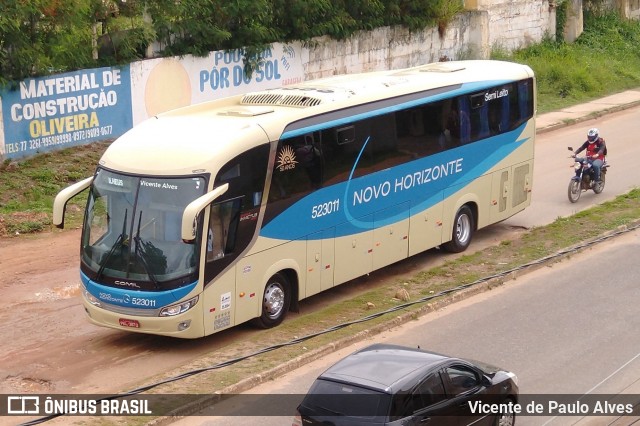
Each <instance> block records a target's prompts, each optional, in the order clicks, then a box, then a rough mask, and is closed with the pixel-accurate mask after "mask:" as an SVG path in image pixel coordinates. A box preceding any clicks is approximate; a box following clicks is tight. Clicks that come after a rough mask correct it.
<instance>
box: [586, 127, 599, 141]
mask: <svg viewBox="0 0 640 426" xmlns="http://www.w3.org/2000/svg"><path fill="white" fill-rule="evenodd" d="M587 140H588V141H589V143H594V142H595V141H597V140H598V129H596V128H595V127H594V128H593V129H589V131H588V132H587Z"/></svg>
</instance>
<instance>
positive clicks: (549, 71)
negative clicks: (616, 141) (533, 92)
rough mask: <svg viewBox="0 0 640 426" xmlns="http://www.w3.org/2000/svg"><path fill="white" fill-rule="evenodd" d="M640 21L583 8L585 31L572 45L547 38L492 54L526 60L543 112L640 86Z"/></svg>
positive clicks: (497, 57) (539, 105) (497, 56)
mask: <svg viewBox="0 0 640 426" xmlns="http://www.w3.org/2000/svg"><path fill="white" fill-rule="evenodd" d="M638 46H640V22H638V21H625V20H623V19H621V18H620V17H619V16H618V15H616V14H614V13H608V14H604V15H594V14H591V13H587V12H585V19H584V32H583V33H582V34H581V35H580V37H579V38H578V40H577V41H576V42H575V43H573V44H567V43H564V42H562V41H554V40H551V39H546V40H544V41H543V42H542V43H540V44H537V45H535V46H531V47H529V48H527V49H523V50H520V51H517V52H514V53H513V54H505V53H504V52H501V51H499V50H496V51H494V52H493V54H492V57H493V58H494V59H505V60H510V61H515V62H520V63H523V64H527V65H529V66H530V67H531V68H532V69H533V70H534V71H535V73H536V76H537V79H538V112H539V113H545V112H549V111H553V110H557V109H561V108H564V107H566V106H569V105H572V104H576V103H580V102H584V101H589V100H592V99H595V98H599V97H602V96H604V95H608V94H611V93H616V92H620V91H623V90H626V89H630V88H636V87H638V86H640V49H638Z"/></svg>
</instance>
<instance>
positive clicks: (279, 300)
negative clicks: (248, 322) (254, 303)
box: [255, 273, 291, 328]
mask: <svg viewBox="0 0 640 426" xmlns="http://www.w3.org/2000/svg"><path fill="white" fill-rule="evenodd" d="M290 303H291V284H290V283H289V280H288V279H287V277H286V276H285V275H284V274H281V273H278V274H275V275H274V276H272V277H271V278H269V281H267V285H266V286H265V288H264V294H263V296H262V308H261V315H260V317H258V318H256V321H255V324H256V325H257V326H258V327H260V328H272V327H275V326H277V325H279V324H280V323H281V322H282V321H283V320H284V317H285V316H286V315H287V312H288V311H289V305H290Z"/></svg>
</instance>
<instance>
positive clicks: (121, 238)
mask: <svg viewBox="0 0 640 426" xmlns="http://www.w3.org/2000/svg"><path fill="white" fill-rule="evenodd" d="M127 213H129V210H128V209H125V211H124V220H123V221H122V232H121V233H120V235H118V238H116V241H115V242H114V243H113V245H112V246H111V249H110V250H109V253H107V255H106V256H105V257H104V259H103V260H102V262H100V268H99V269H98V274H97V275H96V280H99V279H100V278H101V277H102V274H103V273H104V269H105V267H106V266H107V263H108V262H109V259H111V256H112V255H113V252H114V251H116V249H117V248H120V247H122V246H126V245H127V243H128V242H129V239H128V238H127V234H126V232H127Z"/></svg>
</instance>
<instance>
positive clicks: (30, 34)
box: [0, 0, 463, 85]
mask: <svg viewBox="0 0 640 426" xmlns="http://www.w3.org/2000/svg"><path fill="white" fill-rule="evenodd" d="M5 3H6V4H5ZM462 9H463V2H462V0H349V1H344V0H338V1H334V0H234V1H231V2H230V1H224V0H213V1H205V0H183V1H175V0H65V1H60V0H34V1H28V2H18V1H15V0H11V1H8V2H3V10H2V12H3V13H2V14H0V85H3V84H7V83H11V82H12V81H19V80H22V79H24V78H28V77H35V76H42V75H49V74H52V73H59V72H64V71H74V70H78V69H82V68H96V67H100V66H110V65H117V64H126V63H129V62H132V61H135V60H137V59H142V58H144V57H145V54H146V51H147V49H148V48H149V47H150V46H151V45H152V43H153V42H154V41H157V43H156V44H154V45H153V46H154V48H156V49H158V51H155V52H152V55H153V56H156V57H157V56H181V55H186V54H192V55H195V56H206V55H208V54H209V52H211V51H216V50H232V49H239V50H241V51H242V52H243V53H244V54H245V66H246V67H247V70H248V71H249V70H251V69H252V68H253V67H254V66H255V65H256V64H257V63H258V62H259V61H260V57H259V54H260V53H261V52H263V51H264V50H265V48H266V47H267V46H268V45H270V44H271V43H274V42H287V41H291V40H300V41H310V40H311V39H312V38H314V37H318V36H323V35H327V36H329V37H333V38H336V39H344V38H346V37H349V36H350V35H352V34H354V33H355V32H356V31H360V30H371V29H374V28H378V27H381V26H387V25H401V26H405V27H407V28H409V29H410V30H419V29H422V28H425V27H428V26H434V25H437V26H438V28H439V29H440V30H441V31H442V30H443V29H444V28H446V25H447V24H448V22H449V21H450V20H451V19H452V18H453V17H454V16H455V15H456V14H457V13H458V12H460V11H461V10H462Z"/></svg>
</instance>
